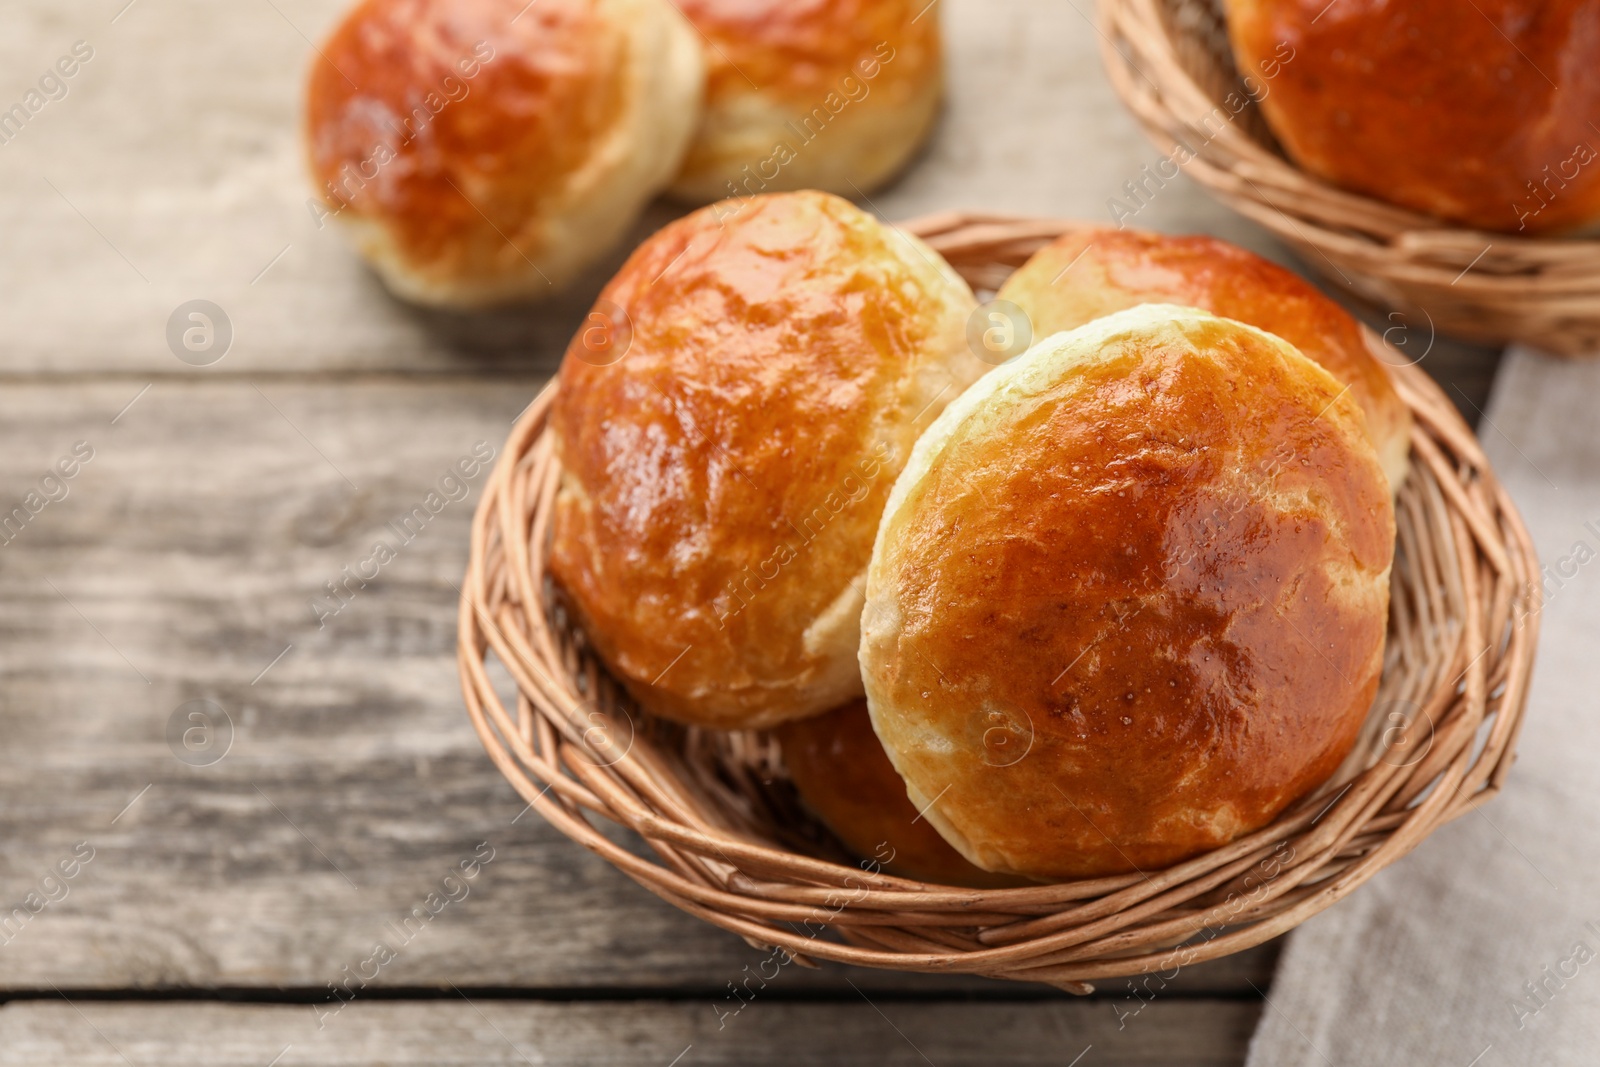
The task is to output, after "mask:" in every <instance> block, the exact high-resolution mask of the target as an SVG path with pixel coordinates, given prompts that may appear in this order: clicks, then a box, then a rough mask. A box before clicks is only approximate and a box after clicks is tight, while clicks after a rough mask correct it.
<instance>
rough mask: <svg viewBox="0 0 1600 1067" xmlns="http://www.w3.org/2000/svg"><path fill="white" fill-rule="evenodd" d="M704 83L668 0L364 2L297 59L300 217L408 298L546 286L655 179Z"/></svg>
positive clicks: (603, 236) (457, 300) (692, 37)
mask: <svg viewBox="0 0 1600 1067" xmlns="http://www.w3.org/2000/svg"><path fill="white" fill-rule="evenodd" d="M704 84H705V64H704V60H703V59H702V57H701V53H700V39H699V36H698V35H697V34H696V33H695V32H694V29H693V28H692V27H691V26H690V25H689V24H688V23H687V22H686V21H685V20H684V18H683V17H682V16H681V15H679V14H678V12H677V11H676V10H674V8H673V7H672V5H671V4H670V3H669V2H668V0H539V2H538V3H536V4H528V3H527V2H526V0H365V2H363V3H360V4H358V5H357V6H356V7H355V8H353V9H352V10H351V11H350V13H349V14H348V15H347V16H346V17H345V19H344V21H343V22H341V23H340V24H339V26H338V27H337V28H336V29H335V30H334V31H333V34H332V36H331V37H329V38H328V40H327V41H326V42H325V43H324V44H323V46H322V49H321V57H320V58H318V59H317V60H316V61H315V62H314V63H313V65H312V68H311V78H310V85H309V87H308V89H307V92H306V129H305V136H306V142H307V147H308V154H309V157H310V164H311V171H312V175H313V178H314V181H315V184H316V186H317V189H318V192H319V194H320V198H321V203H320V205H314V206H313V213H314V214H316V215H317V221H318V225H319V226H320V225H321V224H322V220H323V219H324V218H326V217H328V216H330V215H331V216H332V217H333V219H334V220H335V221H336V222H339V223H343V224H345V225H346V226H347V227H348V229H349V231H350V232H351V234H352V235H353V237H354V240H355V243H356V246H357V248H358V249H359V250H360V251H361V254H362V255H363V256H365V257H366V259H367V260H368V262H370V263H371V264H372V266H373V267H374V268H376V270H377V271H378V273H379V275H380V276H381V277H382V278H383V280H384V282H385V283H386V284H387V285H388V286H389V288H390V289H392V290H393V291H394V292H395V293H396V294H398V295H399V296H402V297H404V298H406V299H407V300H413V301H416V302H418V303H421V304H436V305H450V306H460V307H471V306H477V305H485V304H493V303H497V302H503V301H507V300H514V299H519V298H527V297H537V296H541V295H545V294H548V293H551V292H553V291H555V290H556V289H557V288H559V287H560V286H562V285H563V284H565V283H566V282H567V281H569V280H570V279H571V278H572V276H573V275H574V274H576V273H577V272H578V271H579V270H580V269H582V268H583V267H585V266H587V265H589V264H590V263H592V262H594V261H596V260H597V259H599V258H600V257H602V256H604V255H605V254H606V252H607V251H609V250H610V248H611V246H612V245H613V244H615V243H616V241H617V239H618V238H620V237H621V236H622V235H623V233H624V232H625V231H626V230H627V228H628V227H629V226H630V225H631V224H632V223H633V221H634V219H635V217H636V216H637V215H638V213H639V211H640V209H641V208H642V207H643V206H644V204H645V203H646V202H647V201H648V200H649V199H650V198H651V197H652V196H654V195H655V194H656V193H657V192H658V191H659V190H660V189H661V188H662V187H663V186H665V185H666V183H667V182H668V181H669V180H671V178H672V175H673V174H674V173H676V171H677V167H678V162H679V161H680V160H681V159H682V157H683V152H684V150H685V148H686V147H687V146H688V142H689V137H690V135H691V133H692V131H693V127H694V122H695V116H696V114H697V109H698V107H699V104H700V100H701V96H702V93H703V90H704Z"/></svg>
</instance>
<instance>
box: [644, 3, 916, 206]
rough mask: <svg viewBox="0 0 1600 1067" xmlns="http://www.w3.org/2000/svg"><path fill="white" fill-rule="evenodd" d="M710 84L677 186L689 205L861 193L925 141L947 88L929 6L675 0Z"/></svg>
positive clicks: (894, 169)
mask: <svg viewBox="0 0 1600 1067" xmlns="http://www.w3.org/2000/svg"><path fill="white" fill-rule="evenodd" d="M679 6H680V7H681V8H682V10H683V12H684V14H686V15H688V16H689V18H690V20H691V21H693V22H694V24H695V26H696V27H697V28H698V29H699V30H700V32H701V33H702V34H703V35H704V40H705V42H706V62H707V63H708V65H709V68H710V77H709V80H708V82H707V89H706V108H705V112H704V113H703V114H702V116H701V118H700V126H699V129H698V131H697V132H696V134H695V139H694V144H693V145H692V146H691V148H690V149H689V155H688V158H686V159H685V160H684V163H683V169H682V172H681V173H680V174H679V175H678V179H677V181H676V182H675V183H674V184H673V187H672V192H673V195H675V196H677V197H679V198H680V199H683V200H687V201H690V202H692V203H704V202H706V201H710V200H718V199H721V198H723V197H729V196H736V197H748V196H751V195H754V194H756V193H763V192H781V191H784V190H793V189H823V190H826V191H828V192H832V193H839V194H840V195H843V196H860V195H861V194H862V193H863V192H867V191H870V190H871V189H872V188H873V187H874V186H877V185H880V184H882V183H883V182H884V181H887V180H888V179H889V178H891V177H893V176H894V174H895V173H896V172H897V171H899V170H900V168H901V167H902V166H904V165H905V163H906V161H907V160H908V159H909V158H910V157H911V154H912V153H913V152H915V151H916V149H917V146H918V145H920V144H921V143H922V140H923V138H924V137H926V136H927V133H928V130H929V129H930V128H931V127H932V125H933V120H934V116H935V115H936V114H937V112H938V110H939V97H940V92H941V88H942V84H943V76H942V68H941V62H942V61H941V55H940V52H941V45H940V39H939V12H938V9H937V8H934V9H932V10H929V9H928V8H927V7H926V0H679Z"/></svg>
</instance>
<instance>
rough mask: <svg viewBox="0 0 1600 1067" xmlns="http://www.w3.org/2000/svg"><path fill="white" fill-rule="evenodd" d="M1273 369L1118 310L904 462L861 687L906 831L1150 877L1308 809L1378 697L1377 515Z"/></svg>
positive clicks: (992, 381) (1204, 321)
mask: <svg viewBox="0 0 1600 1067" xmlns="http://www.w3.org/2000/svg"><path fill="white" fill-rule="evenodd" d="M1340 393H1341V387H1340V385H1339V384H1338V383H1337V382H1336V381H1335V380H1334V379H1333V378H1332V376H1330V375H1329V374H1328V373H1327V372H1326V371H1324V370H1323V369H1322V368H1321V367H1319V366H1317V365H1316V364H1315V363H1313V362H1311V361H1310V360H1309V359H1306V358H1305V357H1304V356H1302V355H1300V354H1299V353H1298V352H1296V351H1295V350H1294V348H1292V347H1291V346H1290V345H1289V344H1288V343H1287V342H1285V341H1283V340H1281V339H1279V338H1277V337H1274V336H1272V335H1271V334H1267V333H1264V332H1262V331H1260V330H1257V329H1255V328H1253V327H1249V326H1244V325H1242V324H1240V323H1236V322H1233V321H1231V320H1228V319H1219V318H1216V317H1214V316H1212V315H1209V314H1207V313H1205V312H1203V311H1198V310H1195V309H1193V308H1180V307H1175V306H1172V305H1163V304H1146V305H1144V306H1142V307H1138V308H1135V309H1133V310H1131V311H1123V312H1118V313H1117V314H1115V315H1111V316H1108V317H1106V318H1103V319H1098V320H1096V321H1095V322H1092V323H1090V324H1089V325H1087V326H1083V327H1080V328H1079V329H1077V330H1075V331H1073V332H1071V333H1064V334H1056V335H1054V336H1052V337H1049V338H1046V339H1045V340H1044V341H1042V342H1039V343H1038V344H1036V345H1035V346H1034V347H1033V348H1032V349H1030V350H1029V351H1028V352H1027V353H1025V354H1024V355H1022V356H1020V357H1018V358H1017V359H1016V360H1014V361H1012V362H1011V363H1008V364H1006V365H1004V366H1002V367H1000V368H998V369H997V370H995V371H994V372H992V373H990V374H989V375H988V376H987V377H985V378H984V379H983V380H981V381H980V382H978V384H977V385H975V386H973V387H972V388H971V389H969V390H968V391H967V392H966V393H964V394H962V396H961V397H960V399H958V400H956V401H955V402H954V403H952V404H951V405H950V406H949V407H948V408H946V409H945V411H944V413H943V414H942V415H941V416H940V417H939V419H938V420H937V421H936V422H935V423H934V425H933V426H932V427H930V428H929V430H928V432H927V433H926V434H924V435H923V437H922V438H921V440H919V441H918V442H917V446H916V448H915V449H914V450H913V452H912V455H911V458H910V460H909V461H908V462H907V464H906V468H905V470H904V471H903V472H902V473H901V475H900V478H899V479H898V481H897V482H896V483H895V487H894V492H893V494H892V495H891V496H890V499H889V502H888V504H887V505H886V507H885V511H884V518H883V525H882V527H881V528H880V529H879V532H878V538H877V543H876V545H875V546H874V548H873V554H872V564H871V567H870V569H869V571H868V577H867V604H866V608H865V612H864V614H863V617H862V644H861V665H862V673H863V676H864V679H865V681H866V688H867V700H868V702H869V704H870V707H871V711H872V719H873V725H874V727H875V728H876V730H877V732H878V736H879V738H880V739H882V741H883V744H884V748H885V749H886V750H887V752H888V754H889V758H890V759H891V760H892V761H893V762H894V765H895V767H896V769H898V770H899V772H900V773H901V775H902V776H903V777H904V778H905V780H906V784H907V790H908V793H909V795H910V797H911V802H912V803H913V804H915V805H916V806H917V808H918V809H919V810H922V811H923V812H924V817H925V818H927V819H930V820H932V821H933V824H934V826H935V827H937V828H938V830H939V831H940V833H942V834H943V835H944V836H945V838H946V840H948V841H949V842H950V843H951V844H953V845H954V846H956V848H957V849H958V850H959V851H960V852H961V853H962V854H963V855H964V856H966V857H967V858H968V859H969V860H971V861H972V862H973V863H975V864H977V865H978V866H980V867H983V868H985V869H986V870H994V871H1009V872H1014V873H1018V874H1024V875H1029V876H1032V877H1037V878H1070V877H1079V876H1089V875H1099V874H1109V873H1114V872H1125V871H1129V870H1133V869H1136V868H1139V869H1146V870H1148V869H1151V868H1157V867H1162V866H1165V865H1167V864H1171V863H1174V862H1177V861H1180V860H1182V859H1184V858H1185V857H1188V856H1191V855H1193V854H1195V853H1197V852H1200V851H1203V850H1205V849H1208V848H1213V847H1215V846H1218V845H1221V844H1223V843H1225V842H1227V841H1229V840H1231V839H1233V838H1234V837H1236V836H1238V835H1240V834H1243V833H1246V832H1248V831H1250V830H1253V829H1256V828H1258V827H1260V826H1262V825H1264V824H1265V823H1267V822H1268V821H1270V820H1271V819H1272V818H1273V817H1274V816H1275V815H1277V814H1278V813H1279V812H1280V811H1282V810H1283V808H1284V807H1285V806H1287V805H1288V804H1289V803H1291V802H1292V801H1294V800H1295V799H1296V798H1297V797H1299V796H1301V795H1303V794H1304V793H1306V792H1307V791H1308V790H1310V789H1311V788H1313V787H1314V786H1315V785H1317V784H1318V783H1319V782H1321V781H1323V780H1324V779H1325V778H1327V776H1328V775H1329V774H1331V773H1332V772H1333V770H1334V769H1335V767H1337V766H1338V764H1339V762H1340V760H1341V759H1343V757H1344V756H1345V754H1346V752H1347V751H1348V750H1349V748H1350V746H1351V745H1352V743H1353V742H1354V741H1355V738H1356V735H1357V732H1358V731H1359V729H1360V727H1361V724H1362V719H1363V717H1364V715H1365V714H1366V711H1367V709H1368V706H1369V705H1370V704H1371V702H1372V698H1373V695H1374V693H1375V691H1376V688H1377V684H1378V675H1379V671H1380V669H1381V666H1382V652H1383V642H1384V633H1385V624H1386V619H1387V609H1388V598H1389V564H1390V559H1391V556H1392V554H1393V542H1394V513H1393V509H1392V507H1391V505H1390V503H1389V491H1388V486H1387V484H1386V483H1385V481H1384V476H1383V471H1382V470H1381V469H1380V468H1379V466H1378V460H1377V456H1376V454H1375V453H1374V452H1373V450H1372V444H1371V442H1370V441H1369V440H1368V439H1367V436H1366V433H1365V430H1364V428H1363V426H1362V420H1361V414H1360V411H1359V409H1358V408H1357V407H1356V406H1355V402H1354V401H1352V400H1351V399H1350V398H1349V397H1348V396H1341V395H1340Z"/></svg>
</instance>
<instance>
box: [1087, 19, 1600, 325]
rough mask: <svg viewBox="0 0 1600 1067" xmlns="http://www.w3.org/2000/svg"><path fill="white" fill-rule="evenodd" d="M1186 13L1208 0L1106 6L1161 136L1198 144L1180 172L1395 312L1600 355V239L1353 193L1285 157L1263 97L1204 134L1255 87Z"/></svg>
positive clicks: (1121, 54) (1136, 109)
mask: <svg viewBox="0 0 1600 1067" xmlns="http://www.w3.org/2000/svg"><path fill="white" fill-rule="evenodd" d="M1180 10H1181V11H1183V12H1184V13H1186V14H1190V15H1193V14H1195V13H1197V12H1201V13H1203V12H1204V11H1207V10H1211V8H1210V5H1208V4H1207V3H1206V0H1099V11H1098V23H1099V28H1100V51H1101V56H1102V59H1103V61H1104V65H1105V68H1106V73H1107V76H1108V78H1109V80H1110V82H1111V84H1112V87H1113V89H1114V90H1115V91H1116V93H1117V95H1118V96H1119V97H1120V98H1121V99H1122V101H1123V103H1124V104H1125V105H1126V106H1127V108H1128V110H1129V111H1130V112H1132V114H1133V116H1134V118H1135V119H1136V120H1137V122H1138V123H1139V125H1140V127H1141V128H1142V129H1143V131H1144V133H1145V135H1146V136H1147V137H1148V139H1149V140H1150V142H1151V143H1152V144H1153V145H1155V147H1156V148H1157V149H1158V150H1159V151H1161V152H1162V153H1163V154H1165V155H1168V156H1170V155H1171V154H1172V153H1174V152H1177V151H1178V146H1179V144H1180V142H1181V143H1182V144H1184V145H1185V146H1186V147H1189V148H1191V149H1192V150H1193V151H1194V152H1195V155H1194V157H1193V158H1192V159H1189V160H1187V161H1186V162H1184V163H1182V164H1181V167H1180V169H1181V170H1182V171H1183V172H1184V173H1185V174H1187V175H1189V176H1190V177H1191V178H1193V179H1194V180H1195V181H1196V182H1198V183H1199V184H1200V185H1201V186H1202V187H1203V188H1204V189H1205V190H1206V191H1207V192H1208V193H1210V194H1211V195H1213V196H1214V197H1216V198H1217V199H1219V200H1221V201H1222V202H1223V203H1225V204H1227V205H1228V206H1229V207H1231V208H1232V209H1234V210H1235V211H1237V212H1239V213H1240V214H1241V215H1244V216H1245V217H1246V218H1249V219H1250V220H1251V221H1253V222H1255V223H1257V224H1258V225H1260V226H1262V227H1264V228H1266V229H1267V230H1269V231H1271V232H1272V233H1273V234H1275V235H1276V236H1277V237H1278V238H1279V239H1281V240H1283V241H1284V242H1285V243H1287V244H1289V245H1290V246H1292V247H1294V248H1295V249H1296V250H1297V251H1298V252H1299V253H1300V254H1301V255H1302V257H1303V258H1304V259H1305V261H1306V263H1307V264H1308V265H1310V266H1311V267H1312V268H1313V269H1315V270H1317V271H1318V272H1319V273H1321V274H1322V275H1324V276H1325V277H1327V278H1328V279H1329V280H1330V281H1332V282H1334V283H1335V284H1337V285H1340V286H1341V287H1342V288H1345V289H1346V290H1348V291H1350V292H1352V293H1354V294H1356V295H1358V296H1360V297H1362V298H1363V299H1366V300H1368V301H1372V302H1376V303H1379V304H1383V305H1386V306H1387V307H1389V308H1394V309H1397V310H1401V311H1405V312H1410V313H1416V312H1426V313H1427V314H1428V317H1429V319H1430V321H1435V322H1436V323H1437V325H1438V327H1439V328H1440V329H1441V330H1443V331H1444V332H1446V333H1455V334H1458V335H1460V336H1462V337H1465V338H1468V339H1474V340H1480V341H1493V342H1509V341H1524V342H1526V343H1529V344H1533V345H1536V346H1539V347H1542V348H1545V349H1546V350H1548V351H1551V352H1553V353H1556V354H1558V355H1579V354H1584V353H1587V352H1594V351H1596V350H1600V235H1595V234H1590V233H1583V234H1578V235H1572V236H1543V237H1540V236H1527V235H1517V234H1510V233H1504V232H1498V231H1493V230H1482V229H1477V228H1473V227H1470V226H1463V225H1458V224H1454V223H1451V222H1448V221H1445V220H1441V219H1437V218H1433V217H1431V216H1428V215H1424V214H1421V213H1419V212H1416V211H1412V210H1409V209H1407V208H1403V207H1399V206H1397V205H1394V204H1390V203H1387V202H1385V201H1382V200H1378V199H1376V198H1374V197H1371V196H1367V195H1365V194H1362V193H1357V192H1353V191H1350V190H1347V189H1343V188H1340V187H1338V186H1336V185H1334V184H1332V183H1331V182H1328V181H1326V180H1324V179H1322V178H1319V177H1316V176H1314V175H1311V174H1309V173H1307V172H1305V171H1303V170H1301V169H1300V168H1299V167H1297V166H1296V165H1295V164H1294V163H1293V162H1292V161H1290V160H1289V159H1288V157H1287V156H1286V155H1284V154H1283V153H1282V151H1281V149H1279V148H1278V147H1277V145H1276V142H1275V141H1273V140H1272V138H1271V135H1270V131H1266V129H1265V123H1264V122H1262V121H1261V120H1260V118H1259V114H1258V109H1257V106H1256V104H1255V103H1254V100H1253V98H1251V102H1250V103H1248V104H1247V105H1245V107H1244V108H1243V109H1241V112H1240V115H1241V116H1242V117H1243V119H1244V120H1243V121H1237V122H1236V121H1234V120H1232V119H1230V120H1229V121H1226V122H1224V123H1222V124H1221V125H1220V126H1211V127H1203V126H1202V125H1201V120H1202V119H1203V118H1207V117H1214V115H1215V113H1216V111H1217V110H1218V108H1222V107H1225V101H1224V98H1225V97H1226V93H1224V92H1221V90H1222V89H1230V90H1236V91H1237V92H1239V93H1240V94H1242V95H1243V96H1245V97H1247V98H1249V97H1250V93H1249V92H1248V90H1246V89H1245V88H1244V86H1243V83H1242V82H1241V81H1239V80H1238V74H1237V72H1236V71H1235V70H1234V68H1233V65H1232V58H1231V56H1220V55H1217V53H1216V49H1215V48H1213V47H1210V46H1209V45H1208V44H1207V43H1206V42H1204V41H1202V40H1200V39H1199V37H1198V35H1197V33H1196V32H1195V31H1194V29H1193V27H1194V25H1195V24H1196V23H1197V21H1198V19H1197V18H1189V19H1188V20H1187V22H1188V24H1189V30H1188V31H1185V29H1184V28H1183V27H1182V26H1180V25H1179V22H1180V21H1182V20H1179V19H1177V18H1176V17H1175V14H1176V13H1177V12H1178V11H1180ZM1202 17H1203V16H1202ZM1206 56H1210V57H1211V58H1212V60H1214V63H1215V68H1216V69H1211V64H1209V63H1207V62H1206V60H1205V58H1204V57H1206ZM1224 63H1225V66H1224ZM1197 66H1198V67H1202V68H1204V70H1203V74H1197V72H1196V67H1197ZM1229 78H1232V79H1233V80H1232V81H1231V83H1230V82H1229V81H1228V79H1229ZM1202 81H1204V82H1206V83H1208V84H1202ZM1196 144H1198V145H1199V147H1198V148H1194V147H1193V146H1194V145H1196Z"/></svg>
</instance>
